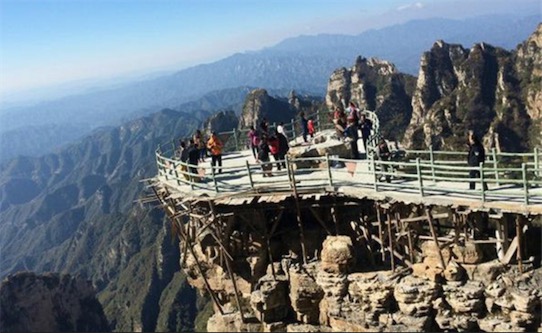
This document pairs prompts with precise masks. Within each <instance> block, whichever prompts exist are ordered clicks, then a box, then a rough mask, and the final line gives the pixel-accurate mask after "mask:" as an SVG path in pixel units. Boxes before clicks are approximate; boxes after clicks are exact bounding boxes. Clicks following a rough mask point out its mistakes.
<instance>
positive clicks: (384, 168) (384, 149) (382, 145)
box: [376, 138, 393, 183]
mask: <svg viewBox="0 0 542 333" xmlns="http://www.w3.org/2000/svg"><path fill="white" fill-rule="evenodd" d="M376 155H377V157H378V159H379V160H381V161H383V162H389V160H390V158H391V152H390V149H389V148H388V144H387V143H386V140H384V139H383V138H382V139H380V141H379V142H378V146H377V147H376ZM380 165H381V167H380V171H381V172H385V173H389V172H392V170H393V169H392V168H391V166H389V165H385V164H384V165H383V164H380ZM385 178H386V182H388V183H389V182H390V181H391V175H389V174H386V175H385ZM381 180H382V179H381Z"/></svg>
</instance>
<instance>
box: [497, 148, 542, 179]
mask: <svg viewBox="0 0 542 333" xmlns="http://www.w3.org/2000/svg"><path fill="white" fill-rule="evenodd" d="M535 149H536V148H535ZM491 156H492V158H493V169H494V171H495V184H496V185H497V186H499V185H500V184H499V171H498V170H497V169H498V167H499V161H497V152H496V150H495V147H493V148H491Z"/></svg>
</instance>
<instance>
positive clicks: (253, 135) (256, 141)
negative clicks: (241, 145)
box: [248, 126, 260, 162]
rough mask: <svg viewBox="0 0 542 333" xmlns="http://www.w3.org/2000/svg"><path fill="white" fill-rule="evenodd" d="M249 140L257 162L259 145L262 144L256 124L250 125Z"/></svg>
mask: <svg viewBox="0 0 542 333" xmlns="http://www.w3.org/2000/svg"><path fill="white" fill-rule="evenodd" d="M248 140H249V145H250V149H251V151H252V155H253V156H254V158H255V159H256V162H258V146H259V145H260V135H259V133H258V131H256V129H255V128H254V126H250V130H249V131H248Z"/></svg>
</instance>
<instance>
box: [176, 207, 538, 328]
mask: <svg viewBox="0 0 542 333" xmlns="http://www.w3.org/2000/svg"><path fill="white" fill-rule="evenodd" d="M288 205H292V206H293V205H294V203H293V202H291V201H290V202H288V201H284V202H281V207H283V208H285V210H283V211H280V213H278V214H277V213H276V210H274V211H273V210H270V211H269V212H265V211H263V212H262V211H258V208H257V207H256V208H255V207H254V206H252V209H251V208H248V207H250V205H247V206H248V207H246V208H245V209H242V210H234V208H233V207H232V208H230V209H232V210H233V211H235V213H232V212H228V214H229V215H230V216H232V215H233V217H231V218H230V219H229V221H228V222H225V224H224V225H223V227H220V228H217V229H216V230H215V231H212V230H211V229H208V230H206V231H205V232H198V231H196V232H194V234H195V235H196V236H195V238H194V239H193V241H194V243H192V245H189V246H192V251H187V252H186V253H187V254H186V258H185V259H184V260H183V262H184V263H183V265H182V268H183V270H184V271H185V272H186V274H187V276H188V281H189V283H190V284H191V285H193V286H194V287H196V288H198V289H199V290H200V291H201V292H207V291H208V290H209V289H211V290H212V292H213V293H214V294H215V296H216V304H215V307H214V310H215V312H214V314H213V315H212V316H211V317H210V318H209V320H208V322H207V330H208V331H210V332H245V331H249V332H257V331H260V332H261V331H263V332H427V331H430V332H431V331H432V332H434V331H479V330H482V331H488V332H493V331H500V332H503V331H510V332H525V331H534V330H537V329H538V330H540V329H542V327H540V325H541V321H540V319H541V316H540V313H541V312H540V309H541V301H542V291H541V290H542V289H541V288H540V286H542V269H541V268H538V269H533V265H532V264H524V265H523V269H524V270H525V272H524V273H520V272H519V271H518V268H517V266H515V265H512V266H506V265H504V264H502V263H501V262H500V261H499V260H498V259H496V252H495V248H493V247H488V246H487V245H488V244H487V243H486V244H480V242H479V243H476V242H472V241H465V242H458V243H453V244H450V242H448V243H446V244H443V243H441V244H440V247H441V249H440V250H438V249H437V247H436V246H435V243H434V242H433V241H424V240H421V237H418V235H416V232H415V231H414V230H418V231H421V230H423V225H422V224H423V222H422V223H419V222H414V224H413V226H414V227H413V228H412V230H411V231H412V232H413V233H412V239H413V242H414V244H413V245H412V248H413V249H414V253H413V256H412V257H411V258H412V260H413V261H414V263H413V264H412V265H403V267H402V268H400V269H397V267H396V269H395V271H392V270H390V266H389V264H390V263H389V261H384V262H380V256H381V253H379V251H378V249H379V245H378V236H377V237H372V238H371V237H368V238H367V234H366V233H367V232H368V233H369V234H371V233H372V232H371V231H368V229H366V230H365V231H362V230H361V229H363V228H364V227H361V226H360V223H362V222H360V220H359V217H358V218H357V219H354V216H355V214H356V212H359V209H361V210H362V211H363V214H364V219H365V220H366V221H372V220H373V219H376V216H374V212H371V209H372V208H371V207H373V206H372V205H371V202H363V203H361V206H354V205H350V206H349V208H348V209H337V211H335V213H334V210H333V208H331V210H328V211H326V210H324V209H322V207H320V209H318V210H316V208H312V210H313V212H314V214H321V217H320V218H319V219H318V220H319V222H317V221H315V220H314V219H311V216H310V214H309V212H308V211H306V210H305V209H303V210H302V211H301V216H302V220H303V224H304V226H303V230H304V231H303V233H304V235H305V236H304V237H303V233H300V229H298V228H297V226H296V223H295V222H293V221H294V220H295V216H294V214H293V211H292V210H293V207H288ZM398 207H399V208H398ZM200 208H201V207H200ZM395 208H396V209H398V210H400V211H404V212H408V210H409V209H410V208H411V207H410V208H409V207H408V206H401V204H396V205H395ZM441 208H442V207H440V208H437V209H441ZM227 209H228V208H227V207H224V206H222V207H221V206H219V205H217V206H216V210H217V212H219V213H220V212H222V213H224V212H227ZM197 211H198V214H205V213H204V210H197ZM411 213H414V211H412V212H411ZM330 215H335V218H336V221H335V227H334V229H335V230H336V231H337V235H330V234H331V232H330V230H329V228H333V227H332V224H333V222H331V219H332V217H331V216H330ZM241 216H242V219H236V217H241ZM396 216H398V217H397V218H399V216H400V215H396ZM472 217H473V219H472V220H470V222H469V223H474V224H476V225H477V226H476V227H475V228H478V227H481V226H482V225H483V223H487V218H488V216H487V215H484V213H482V214H474V215H473V216H472ZM388 218H389V217H388ZM479 218H480V220H479V222H475V221H476V219H479ZM219 219H220V218H217V217H216V216H214V217H213V220H212V221H211V222H207V221H206V222H205V223H204V222H201V223H200V224H198V223H196V222H194V221H191V222H189V223H188V224H190V225H191V228H194V229H195V230H198V225H200V226H204V225H207V226H208V225H212V224H213V223H212V222H213V221H215V223H216V221H217V220H219ZM483 220H485V222H482V221H483ZM418 221H419V220H418ZM389 223H391V222H389ZM441 223H443V225H449V224H450V223H451V221H450V220H447V219H443V220H441ZM499 223H502V221H501V222H499ZM272 224H273V225H274V226H271V225H272ZM277 225H279V227H278V228H277ZM356 225H357V226H356ZM381 227H382V226H381ZM209 228H210V227H209ZM374 228H375V230H376V226H374ZM269 230H271V231H270V233H268V232H269ZM375 230H374V231H375ZM213 232H216V233H217V235H216V237H217V238H216V239H215V238H213V237H211V234H212V233H213ZM487 232H488V233H492V232H494V230H491V231H489V230H488V231H487ZM364 233H365V235H364ZM452 233H453V231H452ZM452 233H450V234H448V236H450V235H452ZM403 234H405V232H403ZM380 237H385V236H380ZM461 237H463V236H461ZM403 238H405V237H403ZM383 239H385V238H383ZM539 239H540V235H537V236H535V238H533V239H528V240H526V242H531V241H533V242H539ZM302 242H303V243H302ZM302 244H304V245H302ZM394 246H396V250H394V251H395V252H397V253H399V251H402V250H401V249H400V248H401V247H402V246H406V240H404V241H398V242H397V243H396V244H395V245H394ZM182 247H186V244H182V245H181V248H182ZM536 251H539V249H538V250H535V253H536ZM303 252H305V253H307V254H308V256H309V257H310V259H308V260H307V262H306V263H304V262H303V260H302V259H301V254H302V253H303ZM439 252H440V253H441V255H442V261H441V260H440V257H439ZM526 253H527V252H526ZM229 257H231V259H228V258H229ZM396 257H397V258H401V254H396ZM397 258H396V259H395V260H401V259H397ZM230 260H231V262H230ZM402 260H403V261H404V260H405V258H404V257H403V259H402ZM379 262H380V263H379ZM441 262H442V263H443V264H444V266H442V264H441ZM375 263H376V264H375Z"/></svg>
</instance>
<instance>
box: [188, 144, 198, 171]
mask: <svg viewBox="0 0 542 333" xmlns="http://www.w3.org/2000/svg"><path fill="white" fill-rule="evenodd" d="M199 158H200V151H199V149H198V147H197V146H196V142H195V141H194V139H191V140H190V147H188V165H189V168H188V170H189V171H190V179H191V180H192V181H199V177H198V162H199Z"/></svg>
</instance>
